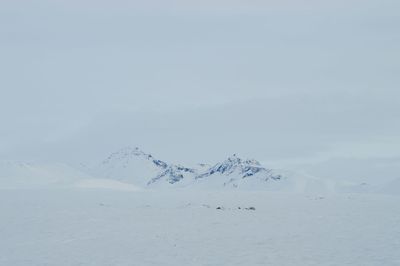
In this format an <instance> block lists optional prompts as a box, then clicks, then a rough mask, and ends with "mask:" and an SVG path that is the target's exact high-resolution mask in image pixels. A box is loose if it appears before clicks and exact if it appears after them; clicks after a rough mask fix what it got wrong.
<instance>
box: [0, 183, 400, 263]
mask: <svg viewBox="0 0 400 266" xmlns="http://www.w3.org/2000/svg"><path fill="white" fill-rule="evenodd" d="M399 199H400V198H399V197H397V196H384V195H372V194H341V195H338V194H337V195H328V196H326V195H325V196H323V195H319V194H293V193H290V194H287V193H281V192H279V193H277V192H251V191H219V192H217V191H214V192H212V191H202V192H200V191H199V192H195V191H186V190H179V189H177V190H173V191H172V190H170V191H165V190H164V191H151V190H145V191H137V192H132V191H121V190H111V189H104V188H93V186H91V188H90V189H87V188H85V187H84V186H82V187H80V188H66V189H42V190H40V189H32V190H29V189H24V190H19V189H17V190H12V189H8V190H0V236H1V237H0V265H2V266H3V265H4V266H9V265H12V266H26V265H29V266H44V265H57V266H75V265H76V266H77V265H85V266H109V265H113V266H114V265H118V266H131V265H139V266H147V265H171V266H177V265H182V266H186V265H215V266H217V265H218V266H220V265H229V266H231V265H243V266H251V265H283V266H285V265H293V266H294V265H296V266H298V265H307V266H308V265H340V266H341V265H360V266H369V265H371V266H372V265H374V266H376V265H379V266H384V265H388V266H392V265H393V266H395V265H400V252H399V250H400V205H399V204H398V203H399ZM249 207H254V208H255V210H250V209H246V208H249ZM239 208H240V209H239Z"/></svg>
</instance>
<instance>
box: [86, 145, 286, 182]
mask: <svg viewBox="0 0 400 266" xmlns="http://www.w3.org/2000/svg"><path fill="white" fill-rule="evenodd" d="M92 173H93V175H96V176H99V177H103V178H112V179H116V180H119V181H122V182H127V183H133V184H135V185H138V186H141V187H189V186H190V187H209V188H223V187H232V188H237V187H239V186H250V187H257V186H259V184H260V183H267V182H268V183H270V182H277V181H280V180H282V179H284V177H283V176H282V175H281V174H278V173H276V172H274V171H273V170H271V169H267V168H264V167H263V166H261V164H260V163H259V162H258V161H256V160H244V159H241V158H239V157H238V156H236V155H233V156H231V157H229V158H228V159H226V160H225V161H223V162H221V163H218V164H216V165H214V166H209V165H207V164H198V165H196V166H195V167H185V166H182V165H176V164H170V163H167V162H165V161H162V160H159V159H156V158H155V157H153V156H152V155H151V154H148V153H145V152H143V151H141V150H140V149H139V148H137V147H136V148H129V147H128V148H123V149H121V150H119V151H117V152H114V153H112V154H111V155H110V156H109V157H108V158H107V159H105V160H104V161H103V162H102V163H101V164H100V165H98V166H97V167H96V168H95V169H94V171H93V172H92Z"/></svg>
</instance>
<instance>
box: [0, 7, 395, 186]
mask: <svg viewBox="0 0 400 266" xmlns="http://www.w3.org/2000/svg"><path fill="white" fill-rule="evenodd" d="M399 10H400V4H399V2H398V1H393V0H382V1H378V0H368V1H331V2H330V3H320V1H291V0H287V1H246V3H244V2H242V1H233V2H231V1H201V2H200V1H189V2H185V1H149V2H147V1H146V4H143V3H140V2H137V1H112V2H107V1H44V0H41V1H35V2H31V1H7V0H6V1H1V3H0V58H1V59H0V128H1V130H0V159H2V160H22V161H46V162H47V161H56V162H66V163H79V162H88V161H97V160H101V159H102V158H103V157H105V156H107V155H108V153H110V152H112V151H114V150H116V149H119V148H120V147H123V146H127V145H131V146H139V147H141V148H142V149H144V150H146V151H148V152H151V153H154V154H156V155H157V156H158V157H161V158H165V159H167V160H170V161H175V162H183V163H194V162H204V161H205V162H210V163H212V162H216V161H218V160H222V159H224V158H225V157H226V156H228V155H230V154H232V153H238V154H241V155H243V156H245V157H254V158H257V159H258V160H261V161H263V162H265V164H267V165H271V166H273V167H280V168H293V169H296V170H301V171H306V172H308V173H311V174H315V175H319V176H329V177H334V178H341V179H343V178H347V177H350V176H351V177H353V178H360V179H362V178H363V177H365V178H376V177H377V176H378V175H380V174H381V173H384V175H385V177H390V178H393V179H395V178H398V177H400V176H399V174H398V173H399V170H400V138H399V136H400V123H399V122H398V121H399V118H400V107H399V99H400V92H399V90H398V87H399V84H400V77H399V75H398V73H399V71H400V64H399V62H400V52H399V48H398V47H400V35H399V31H398V29H399V27H400V16H399Z"/></svg>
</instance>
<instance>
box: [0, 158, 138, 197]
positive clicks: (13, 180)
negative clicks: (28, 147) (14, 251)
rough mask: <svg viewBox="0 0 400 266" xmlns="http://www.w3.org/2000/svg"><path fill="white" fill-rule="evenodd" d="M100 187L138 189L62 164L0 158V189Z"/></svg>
mask: <svg viewBox="0 0 400 266" xmlns="http://www.w3.org/2000/svg"><path fill="white" fill-rule="evenodd" d="M21 188H22V189H43V188H86V189H88V188H101V189H113V190H129V191H135V190H138V189H139V188H137V187H135V186H134V185H131V184H126V183H121V182H118V181H116V180H112V179H101V178H93V177H92V176H90V175H88V174H86V173H84V172H82V171H80V170H77V169H75V168H73V167H71V166H69V165H66V164H62V163H34V162H30V163H27V162H18V161H0V189H21Z"/></svg>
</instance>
